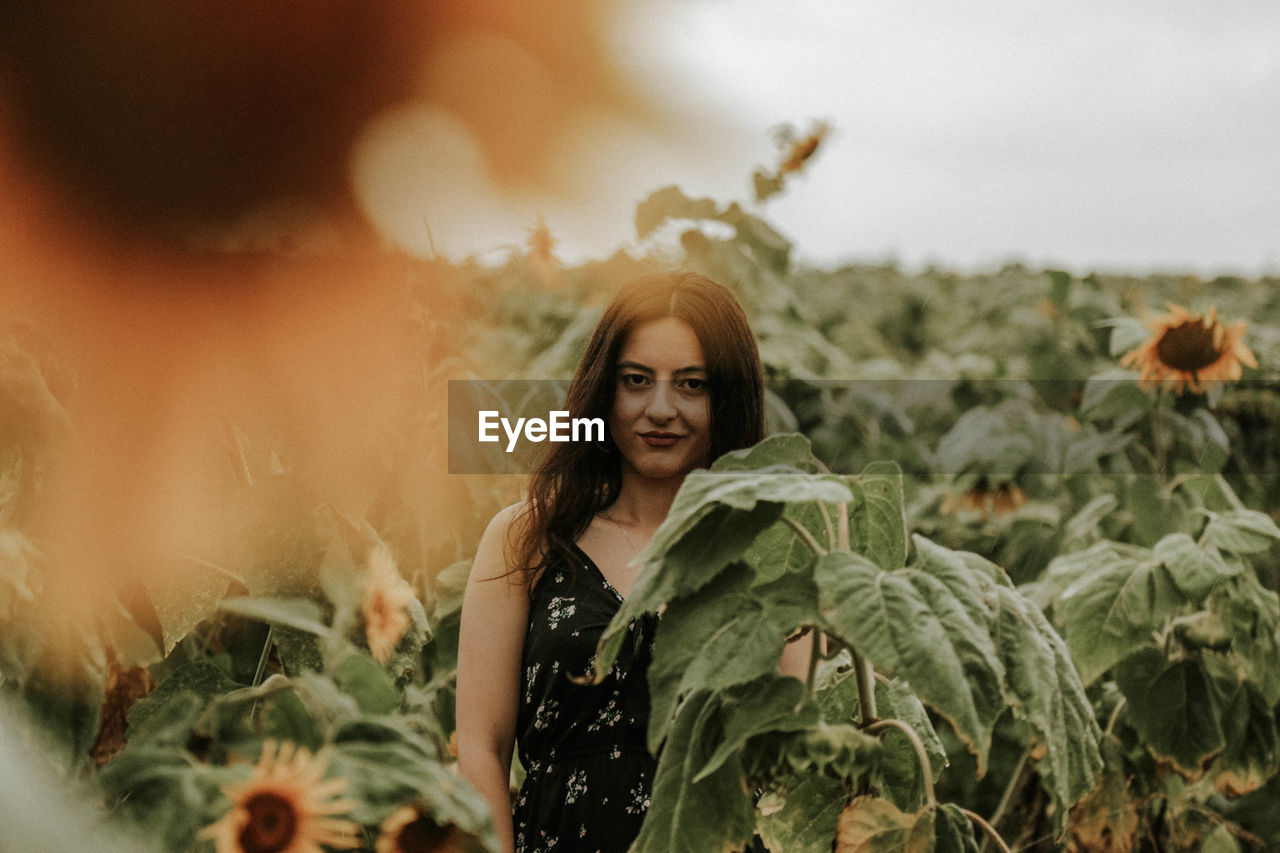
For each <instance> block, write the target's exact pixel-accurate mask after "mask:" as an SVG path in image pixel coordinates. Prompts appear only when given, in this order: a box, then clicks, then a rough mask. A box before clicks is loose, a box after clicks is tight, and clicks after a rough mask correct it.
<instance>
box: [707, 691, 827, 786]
mask: <svg viewBox="0 0 1280 853" xmlns="http://www.w3.org/2000/svg"><path fill="white" fill-rule="evenodd" d="M720 701H721V708H722V711H721V718H722V719H723V721H724V739H723V740H721V741H720V745H719V746H717V747H716V751H715V752H714V753H712V755H711V757H710V758H709V759H707V763H706V765H705V766H703V768H702V769H701V770H699V771H698V775H697V776H695V777H694V778H693V781H695V782H700V781H702V780H703V779H705V778H706V777H707V776H710V775H711V774H712V773H714V772H715V771H716V770H719V769H720V766H721V765H723V764H724V763H725V761H726V760H728V758H729V757H730V756H731V755H733V754H734V753H735V752H737V751H738V750H740V749H742V747H743V746H744V745H745V744H746V742H747V741H748V740H750V739H751V738H753V737H755V736H756V735H760V734H764V733H766V732H794V731H802V730H804V729H808V728H811V727H813V726H815V725H817V723H818V719H819V717H818V706H817V704H816V703H814V702H806V701H805V695H804V685H803V684H801V683H800V682H799V681H797V680H796V679H794V678H790V677H787V676H785V675H778V674H776V673H770V674H768V675H764V676H762V677H760V678H757V679H756V680H755V681H751V682H748V683H746V684H739V685H737V686H735V687H732V688H730V689H729V690H727V691H725V693H724V694H723V695H722V696H721V700H720Z"/></svg>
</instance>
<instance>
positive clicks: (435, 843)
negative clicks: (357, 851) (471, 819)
mask: <svg viewBox="0 0 1280 853" xmlns="http://www.w3.org/2000/svg"><path fill="white" fill-rule="evenodd" d="M375 849H376V851H377V853H453V851H458V850H461V849H462V848H461V847H460V846H459V844H458V831H457V829H455V828H454V827H453V826H450V825H444V826H441V825H440V824H438V823H436V822H435V821H434V820H432V819H431V816H430V815H428V814H425V813H424V812H423V811H422V809H420V808H418V807H417V806H401V807H400V808H398V809H396V810H395V811H394V812H392V813H391V815H390V816H389V817H388V818H387V819H386V820H384V821H383V822H382V826H381V827H380V829H379V831H378V844H377V847H376V848H375Z"/></svg>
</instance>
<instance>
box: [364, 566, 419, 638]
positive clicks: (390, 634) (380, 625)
mask: <svg viewBox="0 0 1280 853" xmlns="http://www.w3.org/2000/svg"><path fill="white" fill-rule="evenodd" d="M412 601H413V589H412V588H410V586H409V584H408V583H406V582H405V579H404V578H402V577H400V570H399V569H397V568H396V562H395V558H393V557H392V556H391V551H390V549H389V548H387V546H386V545H382V544H379V545H378V546H377V547H375V548H374V549H373V551H372V552H371V553H370V555H369V565H368V569H367V570H366V572H365V581H364V607H363V611H364V635H365V640H366V641H367V642H368V643H369V651H370V652H372V653H373V656H374V658H375V659H377V661H378V662H379V663H386V662H387V661H389V660H390V659H391V653H392V652H394V651H395V649H396V646H397V645H399V644H400V638H401V637H403V636H404V632H405V631H407V630H409V612H408V607H409V603H410V602H412Z"/></svg>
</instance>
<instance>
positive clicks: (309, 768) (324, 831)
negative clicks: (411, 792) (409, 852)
mask: <svg viewBox="0 0 1280 853" xmlns="http://www.w3.org/2000/svg"><path fill="white" fill-rule="evenodd" d="M326 764H327V759H326V757H325V755H324V753H320V754H318V755H315V756H312V754H311V753H310V752H308V751H307V750H305V749H301V748H298V747H296V746H294V745H293V744H292V743H283V744H280V745H279V748H278V750H277V746H276V743H275V741H270V740H269V741H267V742H266V743H264V744H263V745H262V757H261V758H259V759H258V763H257V765H256V766H255V767H254V768H253V773H252V774H251V775H250V776H249V780H248V781H247V782H244V783H242V784H230V785H224V786H223V788H222V793H223V794H225V795H226V797H227V799H229V800H230V801H231V810H230V811H228V812H227V813H226V814H225V815H223V816H222V819H221V820H219V821H217V822H216V823H212V824H210V825H209V826H206V827H205V828H204V829H203V830H201V832H200V837H201V838H205V839H210V840H212V841H213V843H214V848H215V850H217V853H321V848H320V845H322V844H323V845H326V846H328V847H331V848H336V849H339V850H354V849H356V848H358V847H359V846H360V843H361V842H360V827H359V826H358V825H357V824H356V823H354V822H353V821H350V820H346V819H343V818H337V817H333V815H338V814H343V813H344V812H347V811H350V810H351V809H352V808H354V807H355V805H356V804H355V803H354V802H353V801H351V800H335V799H333V798H334V797H335V796H337V795H338V794H340V793H342V791H344V790H345V789H346V787H347V780H346V779H323V778H322V777H323V776H324V771H325V766H326Z"/></svg>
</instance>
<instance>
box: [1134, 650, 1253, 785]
mask: <svg viewBox="0 0 1280 853" xmlns="http://www.w3.org/2000/svg"><path fill="white" fill-rule="evenodd" d="M1116 684H1117V685H1119V687H1120V691H1121V692H1122V693H1124V696H1125V699H1126V700H1128V711H1127V713H1128V717H1129V721H1130V723H1131V725H1132V726H1133V728H1134V730H1135V731H1137V732H1138V736H1139V737H1140V738H1141V739H1142V741H1143V743H1145V744H1146V745H1147V748H1148V749H1149V750H1150V751H1151V752H1152V754H1153V755H1155V756H1156V757H1157V758H1161V759H1166V760H1168V761H1172V762H1173V763H1174V765H1175V766H1176V767H1177V768H1178V770H1179V771H1180V772H1181V773H1182V774H1183V775H1185V776H1187V777H1196V776H1198V775H1199V773H1200V771H1201V769H1202V768H1203V766H1204V764H1205V762H1206V760H1207V759H1209V758H1211V757H1212V756H1214V755H1216V754H1217V753H1218V752H1220V751H1221V750H1222V749H1223V747H1225V746H1226V736H1225V734H1224V732H1223V724H1222V723H1223V721H1222V716H1223V710H1224V706H1225V705H1226V704H1227V702H1229V701H1230V700H1231V699H1232V698H1233V697H1234V696H1235V693H1236V690H1237V686H1238V682H1237V680H1236V678H1235V676H1234V674H1233V673H1232V672H1231V671H1230V670H1229V669H1228V668H1227V665H1226V664H1225V663H1224V662H1223V661H1222V660H1221V659H1220V658H1218V657H1217V656H1215V655H1212V654H1206V655H1199V656H1196V657H1191V658H1184V659H1182V660H1176V661H1169V660H1167V659H1166V658H1165V656H1164V653H1163V652H1161V651H1160V650H1159V649H1156V648H1152V647H1147V648H1144V649H1142V650H1140V651H1138V652H1136V653H1135V654H1133V655H1130V656H1129V657H1128V658H1126V659H1125V660H1124V661H1123V662H1122V663H1121V664H1120V665H1119V666H1118V667H1116Z"/></svg>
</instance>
